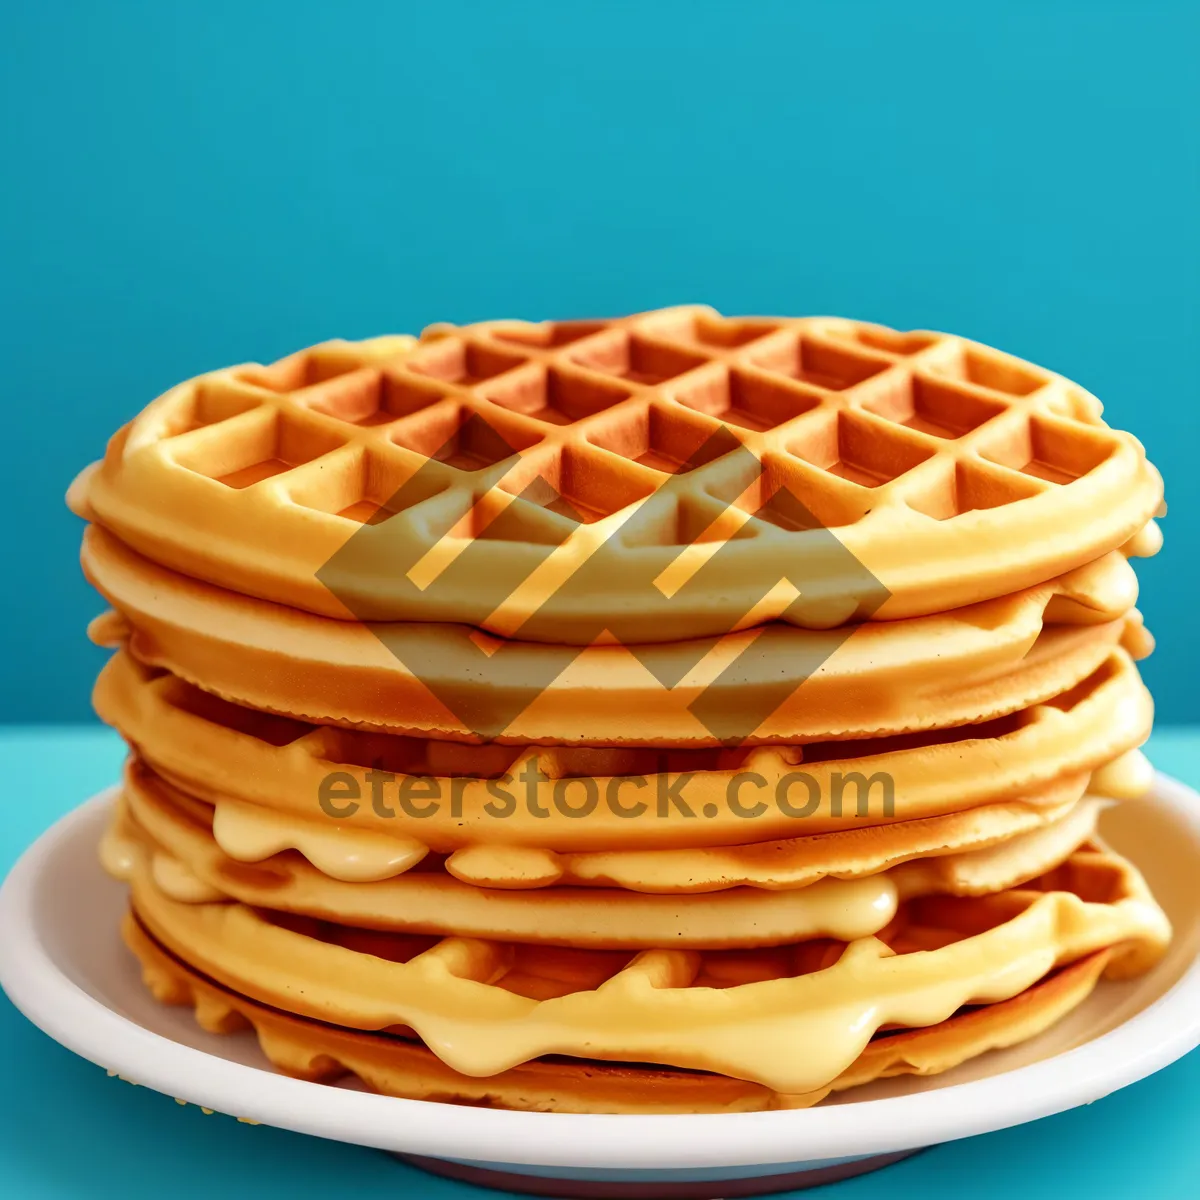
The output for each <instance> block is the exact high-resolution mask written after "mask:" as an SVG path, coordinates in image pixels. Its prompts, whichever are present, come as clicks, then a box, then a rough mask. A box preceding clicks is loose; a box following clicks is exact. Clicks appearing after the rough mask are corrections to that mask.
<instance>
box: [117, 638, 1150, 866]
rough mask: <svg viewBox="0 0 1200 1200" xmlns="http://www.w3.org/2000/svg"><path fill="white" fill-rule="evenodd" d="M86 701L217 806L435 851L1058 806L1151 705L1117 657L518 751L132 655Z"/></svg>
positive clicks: (766, 830) (742, 837)
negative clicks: (213, 686)
mask: <svg viewBox="0 0 1200 1200" xmlns="http://www.w3.org/2000/svg"><path fill="white" fill-rule="evenodd" d="M93 699H94V703H95V706H96V711H97V712H98V713H99V714H100V716H101V718H102V719H103V720H105V721H107V722H108V723H109V724H111V725H113V726H114V727H115V728H116V729H117V730H118V731H119V732H120V733H121V734H122V735H123V736H124V737H125V738H126V740H127V741H129V742H130V743H131V744H132V745H133V746H134V747H135V748H136V749H137V751H138V753H139V755H140V756H141V757H142V758H143V759H145V761H146V762H148V763H149V764H150V765H151V766H152V767H153V768H154V769H155V770H156V771H157V772H158V773H159V774H161V775H163V776H164V777H166V778H167V779H168V781H170V782H174V783H177V784H179V786H181V788H182V789H183V790H184V791H186V792H189V793H191V794H193V795H195V796H197V797H199V798H201V799H204V800H206V801H208V802H210V803H212V804H217V805H219V804H220V802H221V801H227V800H241V801H245V802H247V803H250V804H256V805H260V806H263V807H266V808H271V809H275V810H277V811H281V812H287V813H289V814H291V815H293V816H295V817H298V818H300V819H316V818H317V817H318V815H319V814H320V813H322V811H325V812H326V813H328V812H330V811H332V812H340V813H343V814H345V815H344V816H342V817H339V818H337V819H338V820H339V822H340V823H341V824H342V825H344V827H345V828H346V829H347V830H349V829H352V828H359V829H364V830H373V831H376V832H381V833H385V834H388V835H390V836H393V837H402V838H410V839H414V840H415V841H416V842H417V843H419V844H420V845H423V846H427V847H430V848H432V849H434V850H436V851H438V852H441V853H450V852H452V851H455V850H458V849H460V848H463V847H467V846H475V845H480V844H483V845H488V846H509V847H521V848H523V849H528V848H538V849H546V850H552V851H577V850H578V851H583V850H618V849H641V850H645V849H680V848H686V847H697V846H731V845H739V844H747V843H750V842H767V841H772V840H775V839H778V838H781V837H784V838H787V837H795V836H797V833H798V830H802V831H803V833H804V834H805V835H811V834H816V833H821V832H825V831H828V830H833V829H846V828H853V827H855V826H865V825H867V824H880V823H888V822H891V821H911V820H917V819H920V818H925V817H930V816H937V815H940V814H945V813H951V812H961V811H964V810H967V809H971V808H974V807H977V806H980V805H985V804H995V803H999V802H1003V801H1012V800H1021V801H1024V802H1025V803H1029V804H1042V805H1044V806H1047V807H1054V806H1057V805H1061V804H1064V803H1067V802H1069V801H1071V800H1074V799H1077V798H1078V797H1079V796H1080V795H1082V793H1083V790H1084V788H1085V786H1086V784H1087V779H1088V775H1089V773H1090V772H1091V771H1093V770H1095V769H1096V768H1097V767H1099V766H1101V765H1102V764H1103V763H1106V762H1108V761H1110V760H1112V759H1114V758H1116V757H1117V756H1118V755H1120V754H1122V753H1124V752H1125V751H1127V750H1130V749H1133V748H1134V747H1136V746H1138V745H1140V744H1141V743H1142V742H1143V741H1144V740H1145V738H1146V736H1147V735H1148V733H1149V731H1150V722H1151V716H1152V711H1151V709H1152V706H1151V702H1150V698H1149V694H1148V693H1147V692H1146V690H1145V688H1144V687H1143V685H1142V683H1141V680H1140V679H1139V677H1138V674H1137V668H1136V667H1135V666H1134V664H1133V662H1132V661H1131V660H1130V658H1129V656H1128V655H1127V654H1126V653H1125V652H1124V651H1122V650H1116V651H1114V652H1113V653H1112V655H1110V657H1109V659H1108V660H1106V662H1105V663H1104V664H1103V665H1102V666H1101V667H1100V668H1099V670H1097V671H1096V672H1094V673H1093V674H1092V675H1091V676H1089V677H1088V678H1087V679H1086V680H1084V681H1083V682H1082V683H1080V684H1078V685H1077V686H1076V687H1074V688H1072V689H1071V690H1070V691H1068V692H1065V693H1062V694H1060V695H1059V696H1056V697H1054V698H1052V699H1051V700H1049V701H1048V702H1047V703H1045V704H1041V705H1037V706H1034V707H1033V708H1030V709H1025V710H1023V711H1021V712H1019V713H1014V714H1012V715H1011V716H1008V717H1003V718H1000V719H999V720H997V721H994V722H987V723H984V724H980V725H974V726H966V727H960V728H958V729H955V730H953V731H943V732H940V733H937V734H903V735H899V736H897V737H892V738H878V739H865V740H861V741H857V742H832V743H812V744H809V745H807V746H803V747H800V746H790V747H757V748H752V749H746V748H742V749H737V750H676V751H656V750H630V749H598V748H583V747H535V748H532V749H524V750H521V749H518V748H512V747H504V746H472V745H465V744H459V743H453V742H437V741H425V740H419V739H412V738H404V737H399V736H395V735H391V734H370V733H363V732H359V731H353V730H346V729H335V728H331V727H327V726H312V725H309V724H307V723H305V722H301V721H298V720H293V719H291V718H285V717H277V716H270V715H267V714H263V713H259V712H255V711H253V710H251V709H247V708H241V707H238V706H236V705H233V704H230V703H229V702H227V701H224V700H221V699H219V698H218V697H215V696H212V695H210V694H209V693H206V692H202V691H200V690H199V689H197V688H194V687H192V686H191V685H189V684H187V683H185V682H183V681H182V680H180V679H177V678H176V677H174V676H171V675H169V674H159V675H155V674H154V673H153V672H151V671H150V670H149V669H147V668H145V667H142V666H140V665H139V664H138V663H137V662H136V660H135V659H133V658H132V657H130V656H129V655H128V654H127V653H125V652H123V651H122V652H118V653H117V654H116V655H115V656H114V657H113V659H112V660H111V661H110V662H109V664H108V665H107V666H106V667H105V669H104V670H103V671H102V672H101V675H100V678H99V680H98V681H97V684H96V690H95V693H94V697H93ZM388 776H390V777H391V781H390V782H389V781H388V778H387V777H388ZM456 776H457V777H458V778H454V777H456ZM506 777H508V782H507V783H506V782H505V778H506ZM614 779H615V780H623V781H624V782H621V783H616V784H614V783H613V782H612V780H614ZM872 779H873V780H874V781H875V782H874V783H872V782H871V781H872ZM331 780H336V781H337V783H338V791H337V793H336V795H337V801H336V807H332V808H330V809H326V810H323V809H322V805H321V799H320V798H321V796H322V792H323V788H324V789H325V794H326V796H327V799H329V801H330V805H331V806H332V805H333V804H334V801H333V800H332V795H333V791H332V788H331V786H330V781H331ZM808 781H811V782H808ZM344 787H349V788H351V789H353V788H357V789H358V791H357V796H358V799H347V797H348V796H352V795H354V794H355V793H354V792H353V790H351V791H350V792H347V791H346V790H344ZM514 789H515V790H514ZM672 789H673V792H672ZM518 793H519V795H518ZM889 794H890V795H891V801H890V803H889V799H888V797H889ZM643 795H644V796H645V797H646V799H644V800H643V799H642V796H643ZM504 797H507V798H504ZM531 797H532V801H531ZM406 798H407V803H408V805H409V810H408V811H407V812H406V811H405V809H404V804H405V802H406ZM376 800H378V801H379V808H378V811H377V808H376V803H375V801H376ZM638 804H642V805H644V807H643V808H642V809H640V810H639V809H638V808H637V807H636V806H637V805H638ZM388 812H391V813H392V814H393V815H391V816H388V815H386V814H387V813H388ZM537 813H543V814H545V815H542V816H538V815H536V814H537ZM420 814H424V815H420Z"/></svg>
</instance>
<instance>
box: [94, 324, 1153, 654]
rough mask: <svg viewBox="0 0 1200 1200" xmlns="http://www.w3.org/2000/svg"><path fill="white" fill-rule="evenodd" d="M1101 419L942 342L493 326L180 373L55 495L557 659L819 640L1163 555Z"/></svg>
mask: <svg viewBox="0 0 1200 1200" xmlns="http://www.w3.org/2000/svg"><path fill="white" fill-rule="evenodd" d="M1100 411H1101V409H1100V404H1099V402H1098V401H1097V400H1096V399H1095V397H1093V396H1091V395H1089V394H1088V393H1087V392H1085V391H1084V390H1083V389H1081V388H1079V387H1078V386H1076V385H1074V384H1072V383H1070V382H1069V381H1067V380H1066V379H1063V378H1062V377H1060V376H1057V375H1054V374H1052V373H1050V372H1048V371H1044V370H1042V369H1040V368H1038V367H1034V366H1032V365H1030V364H1028V363H1024V362H1021V361H1020V360H1018V359H1015V358H1011V357H1009V356H1007V355H1003V354H1000V353H999V352H997V351H995V350H991V349H988V348H987V347H984V346H980V345H977V344H975V343H971V342H967V341H964V340H963V339H961V338H956V337H950V336H946V335H941V334H932V333H907V334H906V333H897V332H895V331H893V330H888V329H884V328H882V327H879V326H873V325H865V324H861V323H856V322H852V321H845V320H837V319H833V318H812V319H782V318H780V319H770V320H768V319H740V318H729V319H725V318H721V317H719V316H718V315H717V314H716V313H714V312H712V311H711V310H708V309H703V308H684V309H671V310H664V311H662V312H655V313H646V314H642V315H639V316H633V317H628V318H624V319H622V320H615V321H596V322H582V323H580V322H576V323H552V324H545V325H529V324H526V323H522V322H513V321H507V322H504V321H502V322H491V323H486V324H482V325H475V326H471V327H468V328H465V329H452V328H449V327H437V328H433V329H430V330H427V331H426V333H425V334H424V335H423V338H422V342H421V344H420V346H419V347H417V348H416V349H415V350H410V349H409V347H408V344H407V343H400V342H397V343H396V344H395V345H394V346H388V345H387V344H386V343H380V342H376V343H370V344H363V345H362V346H360V347H353V346H349V345H347V344H344V343H342V344H338V345H336V346H333V347H317V348H315V349H314V350H310V351H307V352H305V353H303V354H300V355H295V356H293V357H292V358H290V359H285V360H283V361H282V362H279V363H276V364H275V365H274V366H271V367H259V366H242V367H235V368H230V369H227V370H222V371H215V372H212V373H211V374H208V375H205V376H201V377H199V378H198V379H195V380H191V381H189V382H187V383H184V384H181V385H180V386H179V387H177V388H175V389H173V390H172V391H170V392H168V393H166V394H165V395H164V396H162V397H160V398H159V399H158V400H155V401H154V402H153V403H151V404H150V405H149V406H148V407H147V408H146V409H145V410H144V411H143V412H142V413H141V414H140V415H139V416H138V417H137V418H135V419H134V421H133V422H131V423H130V424H129V425H128V426H126V427H125V428H124V429H123V430H121V431H120V432H119V433H118V434H117V435H116V436H115V437H114V438H113V439H112V441H111V442H110V444H109V447H108V452H107V454H106V455H105V458H104V461H103V462H102V463H101V464H100V465H99V467H98V469H95V470H92V471H90V472H88V473H87V474H86V475H85V477H83V478H81V479H80V480H79V481H78V482H77V484H76V485H75V486H74V487H73V489H72V494H71V503H72V506H73V507H74V508H75V509H76V510H77V511H79V512H81V513H83V514H84V515H87V516H88V517H90V518H94V519H95V520H97V521H98V522H99V523H100V524H102V525H104V526H106V527H107V528H109V529H111V530H113V531H114V532H115V533H117V534H118V535H119V536H120V537H121V538H123V539H124V540H125V541H126V542H128V543H129V544H130V545H132V546H133V547H134V548H135V549H137V550H139V551H141V552H142V553H144V554H146V555H147V556H148V557H149V558H151V559H153V560H155V561H156V562H160V563H162V564H164V565H166V566H169V567H172V568H174V569H176V570H178V571H181V572H183V573H185V574H188V575H192V576H194V577H196V578H199V579H205V580H208V581H210V582H213V583H217V584H220V585H222V586H225V587H228V588H230V589H232V590H234V591H238V592H243V593H246V594H248V595H255V596H260V597H264V598H267V599H273V600H277V601H280V602H281V603H284V604H288V605H292V606H294V607H296V608H300V609H305V610H308V611H310V612H315V613H323V614H325V615H328V616H334V617H340V618H346V617H350V616H354V617H358V618H362V619H372V620H387V621H394V620H406V621H453V622H456V623H460V624H467V625H476V626H480V627H483V628H486V629H489V630H492V631H494V632H496V633H498V634H501V635H504V636H513V635H519V636H520V637H522V638H524V639H526V640H531V641H546V642H551V643H555V644H567V645H589V644H591V643H592V642H593V641H594V640H595V639H596V638H597V636H598V635H599V634H601V633H602V632H603V631H604V630H605V629H608V630H610V631H611V632H612V633H613V634H614V635H615V636H616V638H617V639H618V640H620V641H622V642H624V643H626V644H636V643H642V642H653V641H660V640H679V639H684V638H689V637H703V636H709V635H723V634H725V633H728V632H730V631H732V630H735V629H737V628H738V627H740V626H742V625H744V624H747V623H749V624H754V623H758V622H761V621H764V620H771V619H779V620H781V621H785V622H789V623H791V624H796V625H800V626H804V627H815V628H825V627H828V626H830V625H834V624H839V623H841V622H844V621H846V620H850V619H853V618H854V616H855V615H856V614H857V615H859V616H874V617H887V618H897V617H907V616H914V615H919V614H922V613H932V612H939V611H945V610H948V609H952V608H956V607H959V606H962V605H966V604H971V603H974V602H977V601H980V600H985V599H989V598H992V597H997V596H1001V595H1005V594H1007V593H1010V592H1012V591H1015V590H1020V589H1022V588H1025V587H1029V586H1032V585H1035V584H1038V583H1041V582H1043V581H1046V580H1049V579H1052V578H1054V577H1056V576H1058V575H1061V574H1063V573H1064V572H1066V571H1069V570H1071V569H1072V568H1074V567H1077V566H1081V565H1083V564H1084V563H1087V562H1090V561H1092V560H1094V559H1096V558H1098V557H1100V556H1101V555H1103V554H1104V553H1106V552H1108V551H1110V550H1114V549H1116V548H1117V547H1119V546H1121V545H1122V544H1124V543H1126V542H1129V541H1130V539H1134V538H1135V535H1136V536H1137V538H1138V539H1139V540H1138V542H1137V543H1136V546H1140V547H1141V548H1142V549H1146V548H1151V549H1152V548H1153V543H1154V541H1155V538H1154V535H1153V534H1146V533H1139V531H1142V530H1143V527H1144V526H1146V524H1147V522H1148V521H1149V520H1150V518H1151V517H1152V516H1153V515H1154V514H1155V512H1156V511H1157V510H1158V509H1159V506H1160V503H1161V499H1162V485H1161V480H1160V478H1159V476H1158V474H1157V472H1156V471H1155V470H1154V469H1153V467H1151V466H1150V465H1149V464H1148V463H1147V461H1146V458H1145V454H1144V452H1143V450H1142V447H1141V445H1140V444H1139V443H1138V442H1137V441H1136V439H1134V438H1133V437H1131V436H1130V435H1128V434H1126V433H1121V432H1117V431H1114V430H1111V429H1109V428H1108V427H1107V426H1106V425H1105V424H1104V423H1103V421H1102V420H1101V419H1100ZM513 452H516V454H515V457H514V454H513ZM382 518H386V519H382ZM829 531H834V533H835V534H836V536H833V534H831V533H830V532H829ZM352 538H353V542H351V539H352ZM348 543H349V545H348ZM343 548H345V549H344V550H343ZM1135 548H1136V547H1135ZM340 551H341V553H339V552H340ZM335 555H336V556H337V558H336V561H334V559H335ZM864 571H865V576H864ZM793 576H795V578H793ZM785 581H786V583H787V585H788V586H782V585H783V584H784V583H785ZM875 581H878V582H879V583H881V584H882V585H883V587H884V588H886V590H887V593H888V596H887V598H886V599H885V600H884V602H883V603H882V607H879V603H880V600H881V599H883V593H882V592H881V591H880V590H879V588H878V587H877V586H876V585H875ZM326 584H328V585H329V587H327V586H326ZM777 585H780V586H777ZM330 588H332V589H333V590H332V591H331V590H330ZM797 589H799V591H797Z"/></svg>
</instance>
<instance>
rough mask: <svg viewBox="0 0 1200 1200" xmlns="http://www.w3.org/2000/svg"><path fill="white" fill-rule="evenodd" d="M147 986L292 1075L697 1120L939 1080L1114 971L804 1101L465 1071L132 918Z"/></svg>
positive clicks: (866, 1067) (922, 1044)
mask: <svg viewBox="0 0 1200 1200" xmlns="http://www.w3.org/2000/svg"><path fill="white" fill-rule="evenodd" d="M122 934H123V937H124V939H125V942H126V944H127V945H128V946H129V948H130V949H131V950H132V951H133V952H134V954H135V955H136V956H137V958H138V960H139V962H140V963H141V967H142V975H143V978H144V980H145V982H146V985H147V986H148V987H149V988H150V989H151V991H152V992H153V994H154V996H155V997H156V998H157V999H158V1000H159V1001H160V1002H162V1003H164V1004H179V1005H189V1006H191V1007H192V1008H194V1010H195V1013H196V1020H197V1021H198V1022H199V1023H200V1025H201V1026H203V1028H204V1029H206V1030H208V1031H209V1032H211V1033H222V1034H228V1033H234V1032H237V1031H238V1030H241V1029H247V1028H250V1029H253V1031H254V1033H255V1035H256V1036H257V1038H258V1042H259V1045H260V1046H261V1048H262V1051H263V1053H264V1054H265V1055H266V1056H267V1058H268V1059H269V1060H270V1061H271V1063H272V1064H274V1066H275V1067H276V1068H278V1069H279V1070H281V1071H283V1072H284V1073H286V1074H288V1075H291V1076H293V1077H295V1078H299V1079H307V1080H311V1081H313V1082H321V1083H333V1082H335V1081H337V1080H339V1079H342V1078H344V1077H346V1076H347V1075H353V1076H356V1077H357V1078H358V1079H360V1080H361V1081H362V1082H363V1083H364V1084H365V1085H366V1086H367V1087H368V1088H370V1089H371V1090H373V1091H376V1092H379V1093H382V1094H383V1095H389V1096H403V1097H407V1098H410V1099H415V1100H433V1101H442V1102H449V1103H455V1104H475V1105H483V1106H487V1107H489V1108H512V1109H524V1110H533V1111H539V1112H579V1113H697V1112H754V1111H761V1110H763V1109H773V1108H804V1107H808V1106H810V1105H812V1104H816V1103H818V1102H819V1101H821V1100H823V1099H824V1098H825V1097H826V1096H827V1095H829V1094H830V1093H831V1092H841V1091H845V1090H847V1089H849V1088H852V1087H858V1086H861V1085H862V1084H865V1083H869V1082H871V1081H872V1080H875V1079H882V1078H887V1077H890V1076H896V1075H937V1074H940V1073H942V1072H943V1071H946V1070H949V1069H950V1068H951V1067H954V1066H957V1065H958V1064H959V1063H962V1062H965V1061H966V1060H967V1059H969V1058H974V1057H976V1056H978V1055H980V1054H984V1053H986V1052H987V1051H989V1050H996V1049H1001V1048H1004V1047H1007V1046H1013V1045H1016V1044H1017V1043H1019V1042H1023V1041H1026V1040H1028V1039H1029V1038H1032V1037H1034V1036H1036V1035H1037V1034H1039V1033H1041V1032H1042V1031H1043V1030H1045V1029H1047V1028H1048V1027H1049V1026H1050V1025H1052V1024H1054V1022H1056V1021H1058V1020H1059V1019H1061V1018H1062V1017H1063V1016H1065V1015H1066V1014H1067V1013H1068V1012H1070V1011H1071V1009H1073V1008H1074V1007H1076V1005H1078V1004H1080V1003H1082V1001H1083V1000H1085V999H1086V998H1087V997H1088V995H1089V994H1090V993H1091V991H1092V989H1093V988H1094V986H1095V984H1096V982H1097V980H1098V979H1099V978H1100V976H1101V974H1102V973H1103V971H1104V968H1105V967H1106V965H1107V963H1108V960H1109V958H1110V957H1111V952H1110V951H1108V950H1100V951H1097V952H1096V953H1094V954H1090V955H1088V956H1087V957H1085V958H1082V959H1080V960H1078V961H1077V962H1075V963H1072V964H1071V965H1070V966H1067V967H1064V968H1062V969H1061V970H1059V971H1056V972H1054V973H1052V974H1051V975H1049V976H1048V977H1046V978H1045V979H1043V980H1042V981H1041V982H1039V983H1036V984H1034V985H1033V987H1031V988H1028V989H1026V990H1025V991H1024V992H1021V993H1020V994H1019V995H1017V996H1014V997H1013V998H1012V999H1010V1000H1001V1001H999V1002H997V1003H995V1004H989V1005H986V1006H984V1007H981V1008H976V1009H973V1010H970V1011H968V1012H961V1013H958V1014H957V1015H955V1016H953V1017H950V1018H949V1019H947V1020H945V1021H943V1022H941V1023H940V1024H938V1025H933V1026H929V1027H928V1028H925V1029H911V1030H905V1031H903V1032H897V1033H891V1034H886V1035H883V1036H878V1037H876V1038H874V1039H872V1040H871V1042H869V1043H868V1045H867V1047H866V1049H865V1050H863V1052H862V1053H861V1054H860V1055H859V1056H858V1058H857V1059H855V1060H854V1062H853V1063H852V1064H851V1065H850V1066H849V1067H848V1068H847V1069H846V1070H845V1071H843V1072H842V1073H841V1074H840V1075H838V1076H837V1078H835V1079H833V1080H832V1081H831V1082H830V1083H828V1084H827V1085H825V1086H824V1087H822V1088H819V1089H816V1090H814V1091H810V1092H807V1093H802V1094H791V1095H780V1094H779V1093H777V1092H774V1091H772V1090H771V1089H770V1088H766V1087H763V1086H762V1085H761V1084H756V1083H748V1082H746V1081H745V1080H741V1079H731V1078H729V1077H727V1076H723V1075H713V1074H711V1073H708V1072H701V1071H672V1070H670V1069H668V1068H663V1067H637V1066H621V1065H615V1064H612V1063H604V1062H596V1061H589V1060H586V1059H584V1060H577V1059H576V1060H573V1059H566V1058H542V1059H535V1060H533V1061H532V1062H528V1063H521V1064H519V1065H517V1066H515V1067H512V1068H510V1069H509V1070H507V1071H502V1072H500V1073H499V1074H496V1075H491V1076H488V1077H486V1078H483V1079H479V1078H472V1077H471V1076H469V1075H461V1074H459V1073H458V1072H457V1071H454V1070H452V1069H451V1068H450V1067H448V1066H446V1065H445V1064H444V1063H443V1062H441V1061H440V1060H439V1059H438V1058H437V1057H435V1056H434V1055H433V1054H431V1053H430V1052H429V1051H428V1050H427V1049H426V1048H425V1047H424V1046H422V1045H421V1044H420V1043H419V1042H416V1041H414V1040H411V1039H408V1038H403V1037H397V1036H388V1035H381V1034H370V1033H362V1032H359V1031H357V1030H350V1029H339V1028H337V1027H335V1026H332V1025H326V1024H322V1023H320V1022H317V1021H309V1020H305V1019H304V1018H301V1017H296V1016H293V1015H291V1014H290V1013H285V1012H281V1011H280V1010H278V1009H274V1008H268V1007H266V1006H264V1005H262V1004H258V1003H256V1002H255V1001H253V1000H250V999H248V998H247V997H245V996H239V995H237V994H236V993H234V992H230V991H228V990H227V989H225V988H222V987H220V986H218V985H217V984H215V983H213V982H212V981H211V980H208V979H205V978H204V977H203V976H201V975H198V974H197V973H196V972H195V971H193V970H192V969H191V968H189V967H188V966H186V965H185V964H184V963H182V962H181V961H180V960H179V959H177V958H175V957H174V956H173V955H171V954H169V953H168V952H167V951H165V950H164V949H163V948H162V947H161V946H160V945H159V944H158V943H157V942H155V940H154V939H153V938H152V937H151V936H150V935H149V934H147V933H146V931H145V929H144V928H143V927H142V926H141V924H140V923H139V922H138V921H137V919H136V918H135V917H134V916H133V915H132V914H129V915H127V916H126V919H125V922H124V925H123V926H122Z"/></svg>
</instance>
